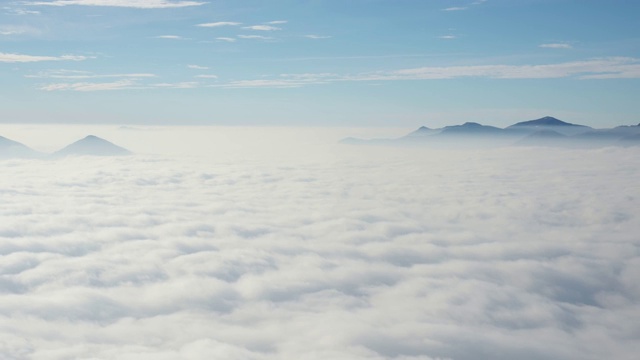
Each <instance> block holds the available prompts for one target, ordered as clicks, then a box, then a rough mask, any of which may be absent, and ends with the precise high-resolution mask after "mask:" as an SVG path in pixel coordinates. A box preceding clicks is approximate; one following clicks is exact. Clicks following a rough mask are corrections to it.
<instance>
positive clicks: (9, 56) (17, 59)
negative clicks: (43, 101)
mask: <svg viewBox="0 0 640 360" xmlns="http://www.w3.org/2000/svg"><path fill="white" fill-rule="evenodd" d="M91 58H92V57H90V56H81V55H61V56H40V55H26V54H15V53H2V52H0V62H5V63H31V62H41V61H84V60H87V59H91Z"/></svg>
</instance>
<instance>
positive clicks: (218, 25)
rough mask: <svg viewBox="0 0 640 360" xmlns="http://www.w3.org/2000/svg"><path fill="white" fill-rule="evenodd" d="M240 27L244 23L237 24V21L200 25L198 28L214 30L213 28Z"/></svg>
mask: <svg viewBox="0 0 640 360" xmlns="http://www.w3.org/2000/svg"><path fill="white" fill-rule="evenodd" d="M238 25H242V23H239V22H235V21H218V22H210V23H203V24H198V25H196V26H198V27H208V28H212V27H222V26H238Z"/></svg>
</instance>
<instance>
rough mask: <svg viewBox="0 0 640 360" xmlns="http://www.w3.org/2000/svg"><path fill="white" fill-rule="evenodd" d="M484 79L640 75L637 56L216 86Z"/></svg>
mask: <svg viewBox="0 0 640 360" xmlns="http://www.w3.org/2000/svg"><path fill="white" fill-rule="evenodd" d="M458 78H486V79H504V80H508V79H561V78H573V79H576V80H589V79H591V80H595V79H622V78H627V79H633V78H640V59H636V58H625V57H612V58H603V59H590V60H584V61H574V62H565V63H557V64H540V65H501V64H497V65H469V66H429V67H420V68H408V69H400V70H391V71H377V72H370V73H360V74H334V73H321V74H280V75H276V76H273V77H271V78H267V79H264V78H262V79H247V80H241V81H234V82H230V83H227V84H220V85H216V86H221V87H234V88H249V87H255V88H268V87H272V88H289V87H301V86H305V85H317V84H328V83H337V82H353V81H409V80H446V79H458Z"/></svg>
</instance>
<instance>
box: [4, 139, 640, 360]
mask: <svg viewBox="0 0 640 360" xmlns="http://www.w3.org/2000/svg"><path fill="white" fill-rule="evenodd" d="M5 130H7V131H5V132H3V133H2V134H1V135H3V136H7V137H10V138H13V139H15V140H19V141H21V142H24V143H26V144H28V145H30V146H34V148H47V149H49V148H53V149H55V148H56V147H57V146H58V144H63V143H65V142H67V138H77V137H78V135H79V133H80V130H78V129H77V128H72V127H69V128H67V130H68V132H67V135H65V136H60V137H59V138H58V139H56V140H55V143H53V142H51V141H54V140H49V141H50V142H49V143H44V142H43V143H41V145H38V144H39V141H40V140H43V139H45V136H44V135H45V133H46V132H43V131H41V132H38V131H40V130H37V129H36V130H34V129H25V130H22V132H21V131H18V130H16V129H5ZM29 134H32V138H31V139H30V138H29ZM86 134H87V133H84V135H86ZM96 135H98V136H103V137H105V138H107V139H108V140H110V141H114V142H116V143H118V144H120V145H122V146H125V147H126V148H128V149H130V150H132V151H133V152H135V153H137V155H134V156H129V157H122V158H97V157H68V158H63V159H57V160H47V161H45V160H2V161H0V168H2V171H3V174H5V176H2V177H1V178H0V201H1V202H2V206H1V207H0V324H2V325H1V326H0V358H2V359H80V358H95V359H212V358H220V359H376V360H377V359H402V360H409V359H415V360H418V359H419V360H428V359H459V360H467V359H469V360H471V359H602V358H613V359H634V358H635V357H636V356H637V355H636V354H637V353H638V352H640V345H639V344H640V342H639V341H638V339H639V338H640V324H639V323H638V321H637V319H638V318H639V317H640V306H639V305H638V304H640V286H639V285H638V281H637V279H638V278H639V277H640V251H639V245H640V244H639V240H638V235H637V234H640V217H639V214H638V209H639V208H640V207H639V204H638V199H639V198H640V191H639V190H638V186H637V184H638V183H639V182H640V160H638V159H640V156H639V155H640V153H639V152H640V150H639V149H638V148H637V147H632V148H603V149H592V150H572V149H549V148H533V147H531V148H526V147H524V148H508V149H507V148H505V149H485V150H473V151H472V150H468V151H467V150H434V149H414V148H377V147H374V146H371V147H352V146H346V145H339V144H335V142H336V141H337V140H338V139H340V138H341V137H342V136H335V135H333V134H329V133H323V134H320V135H318V134H317V133H315V132H314V130H313V129H307V130H291V129H289V130H286V129H285V130H283V129H279V130H277V131H276V130H269V129H255V128H254V129H251V130H247V129H243V128H235V129H233V128H227V129H220V128H211V129H209V130H206V131H203V130H202V129H193V128H191V129H189V128H178V127H176V128H143V127H137V128H136V127H123V128H120V129H115V130H114V129H104V131H103V132H102V133H101V132H98V133H96ZM278 136H279V137H278ZM48 138H49V139H50V138H55V136H49V137H48ZM39 146H40V147H39Z"/></svg>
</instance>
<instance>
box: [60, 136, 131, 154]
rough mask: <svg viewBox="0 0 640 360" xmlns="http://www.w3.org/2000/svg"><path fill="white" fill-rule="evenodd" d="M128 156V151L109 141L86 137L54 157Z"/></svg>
mask: <svg viewBox="0 0 640 360" xmlns="http://www.w3.org/2000/svg"><path fill="white" fill-rule="evenodd" d="M129 154H131V152H130V151H129V150H127V149H125V148H122V147H120V146H118V145H115V144H113V143H112V142H110V141H107V140H105V139H102V138H99V137H97V136H95V135H88V136H86V137H85V138H83V139H81V140H78V141H76V142H74V143H73V144H71V145H68V146H67V147H65V148H64V149H61V150H59V151H57V152H56V153H55V154H54V155H55V156H66V155H93V156H119V155H129Z"/></svg>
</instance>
